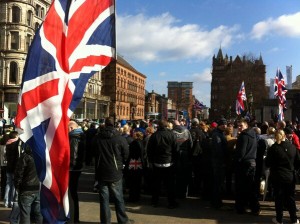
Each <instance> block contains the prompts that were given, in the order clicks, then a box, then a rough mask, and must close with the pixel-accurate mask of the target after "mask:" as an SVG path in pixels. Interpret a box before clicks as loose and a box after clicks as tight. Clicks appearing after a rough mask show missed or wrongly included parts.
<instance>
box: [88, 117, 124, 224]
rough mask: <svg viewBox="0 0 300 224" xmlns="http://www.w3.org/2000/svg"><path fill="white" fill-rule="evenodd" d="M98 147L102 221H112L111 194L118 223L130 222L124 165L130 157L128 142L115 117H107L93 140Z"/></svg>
mask: <svg viewBox="0 0 300 224" xmlns="http://www.w3.org/2000/svg"><path fill="white" fill-rule="evenodd" d="M93 144H94V147H96V149H97V150H96V167H97V169H96V170H97V173H96V177H97V179H98V182H99V195H100V222H101V223H110V222H111V212H110V207H109V198H110V197H109V196H110V194H112V198H113V199H114V203H115V209H116V215H117V220H118V223H130V220H129V219H128V216H127V214H126V212H125V203H124V198H123V186H122V185H123V184H122V177H123V167H124V165H125V162H126V160H127V158H128V154H129V150H128V143H127V141H126V139H125V138H124V137H122V136H121V135H120V133H119V132H118V131H117V130H116V129H115V128H114V119H113V118H106V119H105V127H104V128H103V129H101V130H100V131H99V133H98V134H97V135H96V137H95V138H94V141H93Z"/></svg>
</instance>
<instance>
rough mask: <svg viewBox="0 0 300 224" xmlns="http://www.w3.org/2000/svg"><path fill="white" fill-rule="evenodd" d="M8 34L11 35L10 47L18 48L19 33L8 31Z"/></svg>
mask: <svg viewBox="0 0 300 224" xmlns="http://www.w3.org/2000/svg"><path fill="white" fill-rule="evenodd" d="M10 35H11V41H10V48H11V49H14V50H18V49H19V33H18V32H15V31H12V32H11V33H10Z"/></svg>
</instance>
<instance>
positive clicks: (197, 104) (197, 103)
mask: <svg viewBox="0 0 300 224" xmlns="http://www.w3.org/2000/svg"><path fill="white" fill-rule="evenodd" d="M204 108H205V105H204V104H203V103H201V102H200V101H199V100H197V99H196V98H195V102H194V109H195V110H202V109H204Z"/></svg>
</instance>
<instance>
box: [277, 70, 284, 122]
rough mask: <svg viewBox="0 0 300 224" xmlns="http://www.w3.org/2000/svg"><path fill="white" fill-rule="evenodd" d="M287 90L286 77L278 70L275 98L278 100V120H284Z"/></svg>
mask: <svg viewBox="0 0 300 224" xmlns="http://www.w3.org/2000/svg"><path fill="white" fill-rule="evenodd" d="M286 93H287V89H286V87H285V81H284V77H283V75H282V73H281V71H280V69H279V68H278V69H277V72H276V77H275V82H274V96H275V97H277V99H278V120H279V121H283V120H284V111H285V110H286V109H287V108H286V97H285V94H286Z"/></svg>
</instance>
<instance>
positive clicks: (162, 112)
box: [145, 90, 176, 119]
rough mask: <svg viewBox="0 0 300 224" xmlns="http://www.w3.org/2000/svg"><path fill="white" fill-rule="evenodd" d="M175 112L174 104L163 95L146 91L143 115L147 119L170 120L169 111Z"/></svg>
mask: <svg viewBox="0 0 300 224" xmlns="http://www.w3.org/2000/svg"><path fill="white" fill-rule="evenodd" d="M174 110H175V111H176V105H175V103H174V102H173V101H172V100H171V99H169V98H167V97H166V95H165V94H162V95H160V94H158V93H155V92H154V90H152V92H150V93H149V92H147V91H146V100H145V115H146V118H148V119H172V118H175V117H170V116H171V114H172V113H171V111H174Z"/></svg>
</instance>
